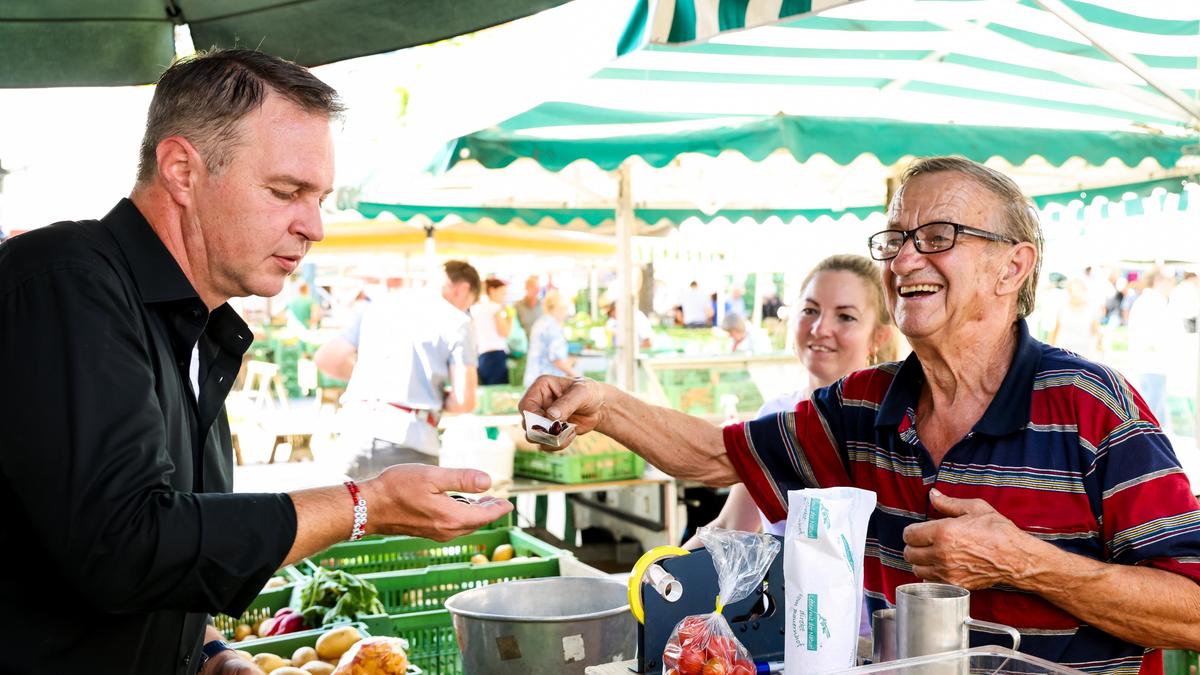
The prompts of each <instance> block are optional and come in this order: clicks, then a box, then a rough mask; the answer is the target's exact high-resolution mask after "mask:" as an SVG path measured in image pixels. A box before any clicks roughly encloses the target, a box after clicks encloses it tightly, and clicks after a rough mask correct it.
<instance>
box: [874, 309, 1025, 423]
mask: <svg viewBox="0 0 1200 675" xmlns="http://www.w3.org/2000/svg"><path fill="white" fill-rule="evenodd" d="M1041 361H1042V350H1041V345H1040V343H1038V341H1037V340H1035V339H1033V336H1031V335H1030V334H1029V326H1028V325H1027V324H1026V323H1025V319H1018V320H1017V349H1016V353H1015V354H1014V356H1013V362H1012V364H1010V365H1009V367H1008V373H1006V374H1005V376H1004V382H1002V383H1001V384H1000V390H999V391H997V392H996V396H995V398H993V399H992V402H991V404H989V405H988V409H987V410H986V411H985V412H984V413H983V417H981V418H979V421H978V422H976V423H975V427H974V429H973V430H972V431H974V432H975V433H981V434H987V435H989V436H1003V435H1004V434H1008V433H1013V432H1016V431H1020V430H1021V429H1024V428H1025V427H1026V426H1027V425H1028V424H1029V410H1030V405H1031V401H1032V400H1033V380H1034V376H1035V375H1037V371H1038V367H1039V366H1040V365H1041ZM924 382H925V373H924V372H923V371H922V370H921V361H920V360H919V359H918V358H917V354H916V352H913V353H911V354H909V355H908V358H907V359H905V360H904V362H903V363H902V364H900V369H899V371H897V372H896V377H895V378H894V379H893V380H892V383H891V385H890V386H889V387H888V390H887V393H886V394H885V395H884V397H883V401H882V402H881V403H880V405H879V412H878V414H876V415H875V426H876V428H879V427H899V426H900V423H901V422H902V421H903V420H904V417H905V415H906V414H907V411H908V410H910V409H911V410H916V409H917V401H918V400H919V399H920V396H921V386H922V385H923V384H924Z"/></svg>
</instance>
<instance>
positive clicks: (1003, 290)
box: [996, 242, 1037, 296]
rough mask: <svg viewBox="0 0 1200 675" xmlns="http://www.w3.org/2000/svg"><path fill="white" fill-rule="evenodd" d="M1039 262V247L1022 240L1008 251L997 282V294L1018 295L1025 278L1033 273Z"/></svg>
mask: <svg viewBox="0 0 1200 675" xmlns="http://www.w3.org/2000/svg"><path fill="white" fill-rule="evenodd" d="M1036 264H1037V249H1036V248H1034V246H1033V244H1030V243H1029V242H1021V243H1020V244H1017V245H1016V246H1013V248H1012V250H1011V251H1009V252H1008V261H1007V262H1005V263H1004V267H1003V268H1002V271H1001V275H1000V278H999V279H998V280H997V282H996V295H1000V296H1004V295H1016V294H1017V293H1019V292H1020V290H1021V286H1022V285H1023V284H1024V283H1025V279H1026V278H1028V277H1029V275H1030V274H1032V273H1033V268H1034V266H1035V265H1036Z"/></svg>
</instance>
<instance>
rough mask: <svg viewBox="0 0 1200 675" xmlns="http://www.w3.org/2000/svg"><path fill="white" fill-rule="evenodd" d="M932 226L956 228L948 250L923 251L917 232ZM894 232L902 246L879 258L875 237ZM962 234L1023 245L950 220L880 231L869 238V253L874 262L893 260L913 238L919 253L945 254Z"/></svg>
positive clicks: (999, 235) (1009, 238)
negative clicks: (872, 244)
mask: <svg viewBox="0 0 1200 675" xmlns="http://www.w3.org/2000/svg"><path fill="white" fill-rule="evenodd" d="M931 225H951V226H953V227H954V238H953V239H952V240H951V241H950V245H949V246H947V247H946V248H939V249H937V250H935V251H925V250H922V249H921V245H920V244H919V243H918V242H919V241H920V240H919V239H917V232H920V231H921V230H923V229H925V228H927V227H929V226H931ZM892 232H896V233H898V234H899V235H900V236H901V239H900V245H899V246H897V247H896V252H895V253H893V254H892V255H890V256H888V257H886V258H880V257H877V256H876V255H875V249H874V247H872V246H871V242H872V241H873V240H874V239H875V237H878V236H879V235H881V234H889V233H892ZM961 234H969V235H971V236H973V237H979V238H980V239H987V240H988V241H995V242H999V243H1001V244H1013V245H1016V244H1019V243H1021V242H1019V241H1017V240H1016V239H1013V238H1012V237H1006V236H1004V235H1002V234H996V233H995V232H988V231H987V230H980V229H977V228H974V227H971V226H970V225H960V224H959V223H952V222H950V221H948V220H935V221H933V222H930V223H925V224H924V225H920V226H918V227H914V228H913V229H911V230H880V231H879V232H876V233H875V234H872V235H871V236H869V237H867V251H868V252H869V253H870V254H871V259H872V260H878V261H880V262H882V261H885V260H891V259H892V258H895V257H896V256H898V255H900V251H901V250H902V249H903V248H904V244H905V242H907V241H908V240H909V239H910V238H911V239H912V240H913V248H914V249H916V251H917V253H920V254H921V255H932V254H934V253H944V252H946V251H949V250H950V249H952V248H954V245H955V244H957V243H958V236H959V235H961Z"/></svg>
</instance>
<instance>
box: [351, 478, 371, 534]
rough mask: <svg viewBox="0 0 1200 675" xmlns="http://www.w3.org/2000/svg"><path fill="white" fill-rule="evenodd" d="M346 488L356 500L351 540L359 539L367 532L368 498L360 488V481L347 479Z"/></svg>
mask: <svg viewBox="0 0 1200 675" xmlns="http://www.w3.org/2000/svg"><path fill="white" fill-rule="evenodd" d="M346 489H347V490H349V491H350V498H351V499H353V500H354V528H353V529H352V530H350V541H358V540H359V539H362V538H363V535H365V534H366V533H367V500H366V499H365V498H364V497H363V496H362V492H360V491H359V489H358V483H355V482H354V481H352V480H348V481H346Z"/></svg>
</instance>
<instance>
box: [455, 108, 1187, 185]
mask: <svg viewBox="0 0 1200 675" xmlns="http://www.w3.org/2000/svg"><path fill="white" fill-rule="evenodd" d="M505 124H507V123H505ZM502 126H503V125H502ZM531 131H535V130H529V129H526V130H516V131H510V130H505V129H503V128H500V127H493V128H490V129H484V130H482V131H479V132H476V133H474V134H471V135H468V136H464V137H462V138H459V139H457V140H456V141H453V142H452V143H451V144H450V145H449V146H448V147H447V151H446V152H445V153H444V154H442V156H441V157H442V162H441V166H442V168H443V169H448V168H449V167H450V166H453V164H455V163H457V162H459V161H461V160H463V159H468V158H469V159H473V160H475V161H477V162H479V163H480V164H482V165H483V166H485V167H487V168H489V169H499V168H503V167H506V166H508V165H509V164H511V163H512V162H513V161H515V160H517V159H519V158H523V157H528V158H531V159H533V160H535V161H537V163H538V164H540V165H541V166H542V167H543V168H545V169H548V170H550V171H561V170H562V169H563V168H565V167H566V166H568V165H570V164H571V163H572V162H575V161H579V160H585V161H590V162H592V163H593V164H595V165H596V166H598V167H600V168H601V169H604V170H606V171H611V170H613V169H615V168H617V167H618V166H620V164H621V163H622V162H623V161H625V160H626V159H628V158H630V157H634V156H636V157H640V158H641V159H642V160H643V161H645V162H646V163H647V164H649V165H651V166H653V167H655V168H662V167H664V166H666V165H667V164H669V163H670V162H671V161H672V160H673V159H675V158H676V157H677V156H679V155H681V154H684V153H697V154H703V155H708V156H712V157H715V156H717V155H719V154H720V153H722V152H725V151H736V152H739V153H741V154H743V155H745V156H746V158H747V159H750V160H751V161H755V162H758V161H762V160H763V159H764V158H766V157H767V156H768V155H770V154H771V153H772V152H775V151H776V150H779V149H785V150H787V151H788V152H790V153H791V154H792V156H793V157H795V158H796V159H797V160H798V161H801V162H804V161H807V160H808V159H809V158H811V157H812V156H813V155H817V154H823V155H827V156H829V158H830V159H832V160H833V161H834V162H836V163H837V164H840V165H843V166H845V165H848V164H850V163H851V162H853V161H854V160H855V159H857V158H858V157H860V156H861V155H873V156H874V157H875V158H876V159H878V161H879V162H880V163H881V164H884V165H892V164H894V163H896V162H898V161H900V160H901V159H903V158H905V157H916V156H929V155H963V156H965V157H968V158H970V159H973V160H976V161H979V162H983V161H987V160H989V159H992V158H994V157H998V158H1001V159H1004V160H1005V161H1007V162H1008V163H1010V164H1013V165H1020V164H1023V163H1025V162H1027V161H1029V160H1030V159H1031V158H1034V157H1041V158H1042V159H1045V160H1046V161H1047V162H1048V163H1050V164H1051V165H1053V166H1062V165H1063V164H1065V163H1066V162H1068V161H1069V160H1071V159H1072V158H1075V157H1078V158H1080V159H1082V160H1084V161H1086V162H1087V163H1088V164H1091V165H1094V166H1099V165H1102V164H1104V163H1105V162H1107V161H1108V160H1110V159H1116V160H1118V161H1120V162H1122V163H1124V164H1125V165H1126V166H1136V165H1137V164H1138V163H1140V162H1142V161H1143V160H1144V159H1146V158H1152V159H1154V160H1156V161H1157V162H1158V163H1159V164H1160V165H1161V166H1163V167H1168V168H1170V167H1174V166H1175V165H1176V164H1177V163H1178V162H1179V159H1180V158H1181V157H1182V156H1183V155H1184V154H1188V153H1195V152H1196V147H1197V146H1198V145H1200V137H1197V136H1191V137H1174V136H1166V135H1163V134H1155V133H1149V132H1135V131H1084V130H1072V129H1045V128H1025V127H990V126H968V125H954V124H924V123H917V122H903V121H898V120H886V119H876V118H829V117H789V116H784V115H776V116H772V117H768V118H756V119H753V120H751V121H748V122H745V121H739V120H731V124H728V125H723V126H718V127H713V128H706V129H693V130H689V131H675V132H672V133H662V134H639V135H622V136H606V137H598V138H568V139H562V138H548V137H545V136H537V135H534V134H532V133H530V132H531ZM862 148H871V149H870V150H863V149H862Z"/></svg>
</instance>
